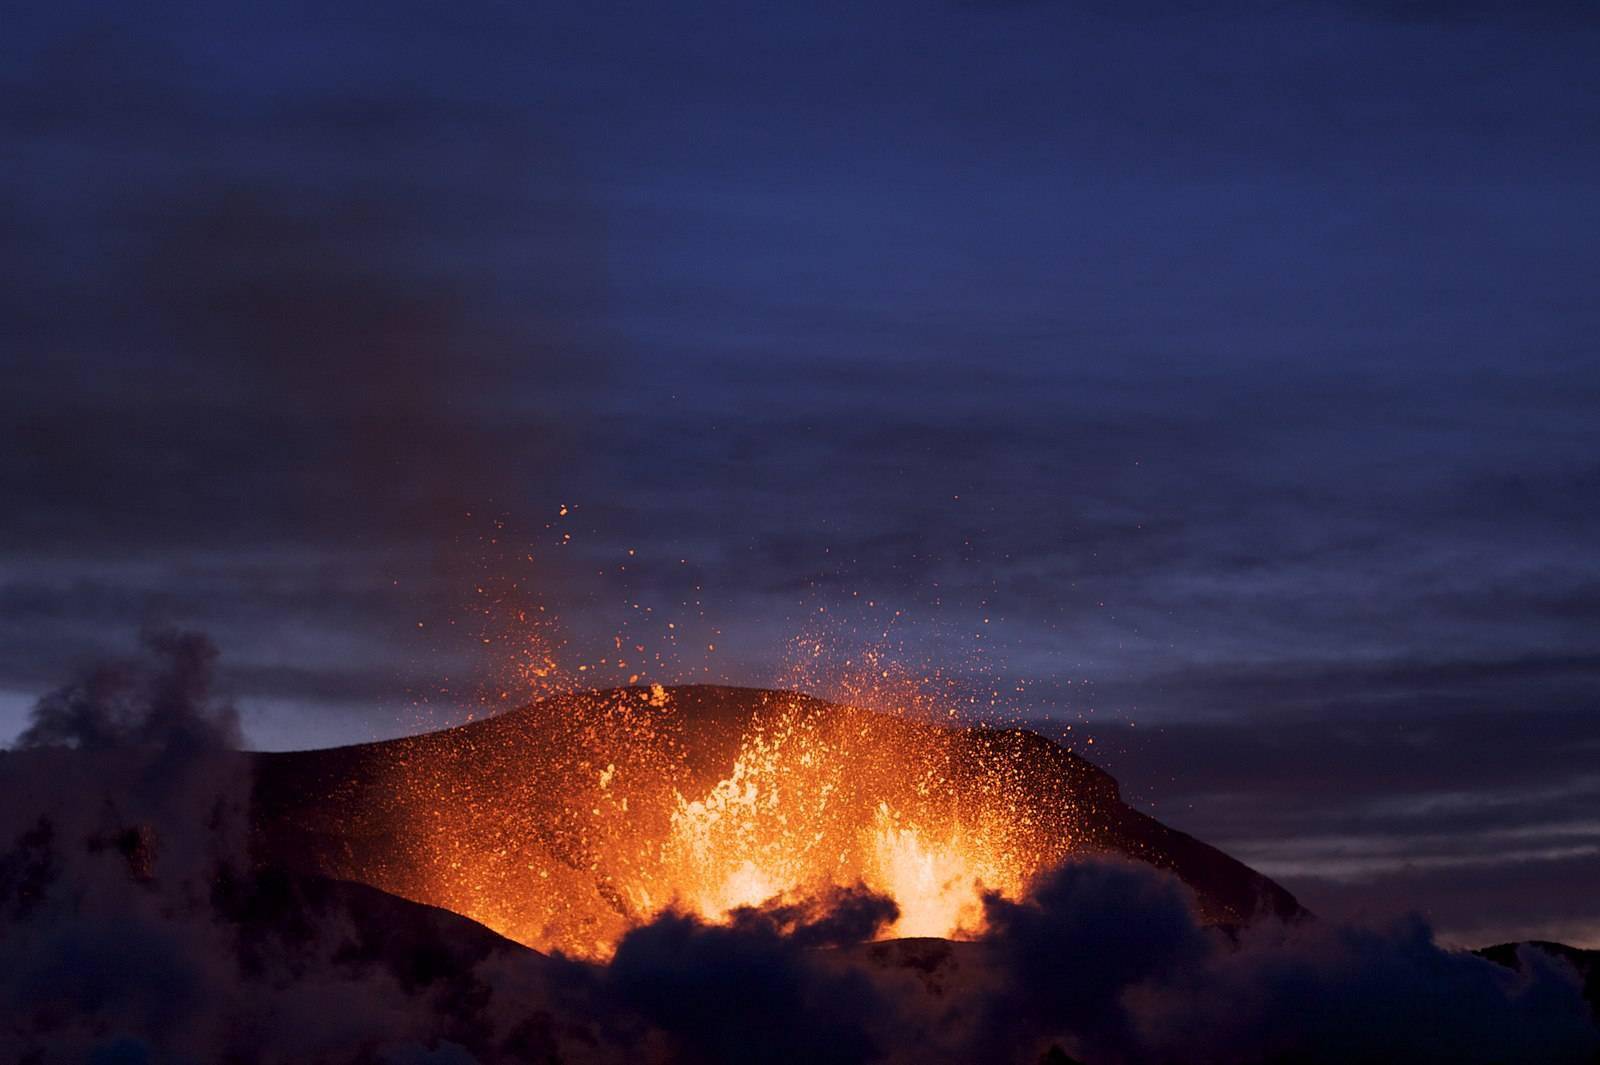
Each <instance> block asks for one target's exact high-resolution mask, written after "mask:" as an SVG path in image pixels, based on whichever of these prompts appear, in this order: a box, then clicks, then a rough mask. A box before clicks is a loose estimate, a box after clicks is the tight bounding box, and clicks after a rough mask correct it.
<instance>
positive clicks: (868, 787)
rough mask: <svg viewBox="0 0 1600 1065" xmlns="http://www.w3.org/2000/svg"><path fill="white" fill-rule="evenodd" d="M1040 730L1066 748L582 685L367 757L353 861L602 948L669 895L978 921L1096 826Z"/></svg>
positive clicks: (695, 900) (691, 904)
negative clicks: (840, 900)
mask: <svg viewBox="0 0 1600 1065" xmlns="http://www.w3.org/2000/svg"><path fill="white" fill-rule="evenodd" d="M1028 744H1041V745H1043V748H1050V749H1051V750H1054V748H1053V745H1049V744H1045V743H1044V741H1041V740H1038V739H1037V737H1029V736H1028V735H1027V734H1025V733H1020V732H1016V731H1010V730H985V729H970V728H948V727H942V726H939V725H935V724H931V723H928V722H926V721H925V720H923V719H921V718H920V717H918V718H913V717H911V716H906V715H898V714H894V713H884V712H877V711H869V710H864V709H860V708H854V707H847V706H841V705H837V704H832V703H825V702H821V701H819V700H816V699H812V698H809V697H807V696H804V695H799V694H795V693H786V692H756V691H751V690H749V689H730V688H711V687H694V688H681V689H671V690H668V689H663V688H661V687H659V686H657V687H654V688H644V687H635V688H622V689H615V690H612V691H607V692H591V693H582V694H574V695H570V696H563V697H560V698H555V699H550V700H546V701H545V702H542V703H539V704H536V705H535V706H533V707H530V708H527V709H525V710H521V711H515V712H513V713H510V714H506V715H502V716H500V717H497V718H492V719H489V720H486V721H480V722H477V723H474V724H472V725H469V726H464V727H462V728H458V729H452V730H448V731H445V732H440V733H433V734H430V735H426V736H418V737H414V738H412V739H410V740H406V741H400V742H399V743H397V744H388V745H384V747H383V748H382V750H383V752H384V753H383V754H382V756H381V757H382V762H381V764H379V765H376V766H368V767H366V770H365V771H363V772H352V773H351V776H350V779H363V780H366V779H372V780H374V781H375V783H374V784H373V785H372V790H371V792H370V793H365V794H362V795H354V794H352V795H351V796H350V803H349V806H348V810H349V811H350V814H349V816H350V817H352V818H354V819H356V820H357V822H358V823H349V822H347V823H346V824H344V825H342V826H341V832H342V833H343V836H344V838H346V839H354V840H355V841H356V842H354V843H350V844H342V846H344V847H345V851H344V852H342V854H341V857H340V858H339V859H338V861H339V863H342V868H343V869H344V870H345V872H346V874H347V875H350V876H352V877H353V878H356V879H361V880H365V881H367V882H369V883H373V884H375V885H376V886H378V887H382V888H384V889H386V890H389V891H393V892H395V893H397V894H401V895H405V896H408V897H410V898H414V899H417V900H419V901H423V902H428V903H432V904H434V905H438V906H443V907H445V908H447V909H451V910H455V911H457V912H459V913H463V914H466V915H467V916H469V917H472V918H474V919H476V920H478V921H480V922H482V923H483V924H485V925H488V926H489V927H490V928H493V929H495V930H496V931H499V932H501V933H502V934H504V935H507V936H509V937H511V938H513V939H517V940H519V941H521V942H523V943H526V944H528V945H529V946H532V947H535V948H537V949H540V950H560V951H563V952H565V953H568V954H573V955H578V956H584V957H605V956H607V955H608V954H609V953H610V952H611V950H612V949H613V947H614V944H615V943H616V941H617V939H618V938H619V937H620V936H621V935H622V934H623V933H624V932H625V931H626V930H627V929H628V928H629V927H632V926H633V925H635V924H637V923H639V922H641V921H644V920H647V919H649V918H650V917H651V916H653V915H655V914H657V913H659V912H661V911H663V910H664V909H667V908H669V907H677V908H680V909H686V910H688V911H691V912H694V913H696V914H699V915H700V916H702V917H704V918H705V919H707V920H713V921H715V920H720V919H723V918H724V917H725V915H726V914H727V913H728V912H729V911H730V910H732V909H734V908H736V907H740V906H750V905H758V904H761V903H763V902H766V901H769V900H772V899H774V898H779V897H781V898H783V899H786V900H795V899H800V898H803V897H806V896H812V895H817V894H821V893H824V892H826V891H828V890H830V889H832V888H835V887H853V886H856V885H862V884H864V885H866V886H867V887H868V888H871V889H873V890H874V891H877V892H880V893H883V894H886V895H888V896H890V897H892V898H893V899H894V900H895V902H896V903H897V904H898V906H899V908H900V916H899V919H898V920H897V922H896V923H895V924H894V925H893V926H892V927H891V928H889V929H886V930H885V931H886V934H890V935H900V936H945V937H959V936H962V935H965V934H970V933H973V932H976V931H978V930H979V927H980V924H981V920H982V902H981V899H982V894H983V892H985V891H998V892H1000V893H1002V894H1008V895H1011V894H1016V893H1018V892H1019V891H1020V889H1021V888H1022V886H1023V885H1024V883H1025V882H1026V881H1027V879H1028V878H1029V877H1030V876H1031V875H1032V874H1033V873H1034V872H1035V871H1036V870H1038V869H1039V868H1041V867H1043V866H1046V865H1051V864H1054V863H1056V862H1058V861H1060V860H1061V858H1063V857H1064V856H1065V855H1066V854H1067V853H1068V852H1069V851H1070V850H1071V849H1072V848H1073V846H1074V842H1075V839H1076V837H1077V835H1078V833H1077V826H1076V821H1075V819H1076V818H1077V817H1078V816H1079V815H1078V810H1079V808H1078V807H1077V805H1076V804H1075V802H1074V796H1073V795H1072V794H1070V791H1065V790H1063V787H1064V785H1062V784H1061V781H1062V780H1065V779H1067V774H1065V773H1064V772H1059V771H1057V770H1054V769H1052V768H1051V762H1050V758H1051V757H1054V756H1053V755H1051V754H1050V751H1043V753H1044V755H1045V756H1046V757H1043V758H1041V751H1042V750H1043V748H1040V749H1037V750H1036V749H1034V748H1032V747H1029V748H1028V757H1022V756H1021V752H1022V748H1023V747H1024V746H1026V745H1028ZM1060 756H1061V757H1062V758H1067V757H1069V756H1067V755H1065V753H1064V752H1061V755H1060ZM372 757H374V758H377V757H379V756H378V755H376V754H375V755H373V756H372ZM364 839H370V840H373V841H374V845H373V847H372V850H371V855H368V854H366V853H365V852H364V851H363V848H362V843H361V841H362V840H364ZM379 840H381V842H382V846H381V847H380V846H378V845H377V842H378V841H379ZM378 855H381V858H380V857H376V856H378Z"/></svg>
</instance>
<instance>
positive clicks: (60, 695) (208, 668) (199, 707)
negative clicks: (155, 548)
mask: <svg viewBox="0 0 1600 1065" xmlns="http://www.w3.org/2000/svg"><path fill="white" fill-rule="evenodd" d="M142 642H143V644H144V651H145V654H144V657H143V658H141V659H136V660H129V661H121V662H112V663H103V664H101V665H98V666H95V667H94V668H92V669H91V670H89V671H88V672H87V673H86V674H85V675H84V676H83V677H81V678H80V679H78V680H76V681H74V682H73V683H71V684H68V685H67V686H65V687H63V688H58V689H57V690H55V691H53V692H51V693H50V694H48V695H46V696H44V697H43V698H41V699H40V700H39V702H38V703H37V704H36V705H35V706H34V708H33V713H32V715H31V717H30V721H31V724H29V726H28V728H27V729H26V730H25V731H24V732H23V733H22V735H21V736H19V737H18V739H17V745H18V746H19V747H60V746H65V747H77V748H79V749H82V750H112V749H116V748H123V747H157V748H163V749H168V750H180V751H202V750H220V749H235V748H238V747H239V746H241V744H242V741H243V736H242V735H241V733H240V730H239V713H238V711H237V710H235V709H234V707H233V706H232V705H231V704H229V703H220V702H216V701H214V699H213V697H212V682H213V677H214V671H215V667H216V661H217V653H218V652H217V648H216V645H215V644H213V643H212V642H211V640H210V638H208V637H207V636H205V635H204V634H202V633H198V632H181V631H178V630H175V629H159V630H152V631H150V632H147V633H145V634H144V636H143V638H142Z"/></svg>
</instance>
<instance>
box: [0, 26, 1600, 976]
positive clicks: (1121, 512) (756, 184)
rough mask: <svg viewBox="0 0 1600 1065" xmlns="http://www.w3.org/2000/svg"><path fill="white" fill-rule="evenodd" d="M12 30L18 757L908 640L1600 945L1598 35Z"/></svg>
mask: <svg viewBox="0 0 1600 1065" xmlns="http://www.w3.org/2000/svg"><path fill="white" fill-rule="evenodd" d="M5 22H6V27H5V31H4V43H0V79H3V80H0V135H3V142H0V143H3V144H4V159H5V164H4V166H0V320H3V321H4V323H5V326H4V330H3V334H0V337H3V339H0V344H3V348H0V357H3V359H4V368H5V371H4V387H3V388H0V499H3V500H4V520H3V521H0V742H4V741H7V740H9V739H10V738H11V737H14V736H16V735H17V734H18V733H19V732H21V731H22V729H23V728H24V727H25V725H26V723H27V719H28V712H29V710H30V708H31V707H32V706H33V704H34V701H35V700H36V699H37V698H38V697H39V696H40V695H41V694H43V693H44V692H46V691H48V690H50V689H52V688H54V687H56V686H58V685H59V684H60V683H62V682H63V681H64V680H65V679H67V678H68V677H70V676H71V675H72V673H73V671H74V670H75V669H78V668H81V667H82V666H83V665H84V664H85V663H88V662H93V661H95V660H97V659H101V658H103V657H105V656H115V655H123V654H131V653H133V652H134V650H135V648H136V646H137V640H138V634H139V632H140V631H141V630H142V629H146V628H148V627H150V626H152V625H179V626H184V627H188V628H194V629H199V630H203V631H205V632H206V633H208V634H209V635H210V636H211V638H212V639H213V640H215V641H216V643H217V645H218V646H219V647H220V648H221V652H222V667H223V668H222V675H223V678H224V680H225V682H226V686H227V688H228V692H229V694H230V695H231V697H232V698H233V699H234V700H235V701H236V703H237V705H238V707H239V710H240V713H241V716H242V719H243V723H244V730H245V734H246V737H247V739H248V740H249V742H250V743H251V744H252V745H254V746H256V747H260V748H269V749H289V748H304V747H315V746H326V745H332V744H337V743H348V742H355V741H360V740H368V739H374V738H380V737H387V736H393V735H396V734H399V733H401V732H405V731H411V730H415V729H417V728H420V727H424V726H430V727H431V726H437V725H441V724H445V723H451V722H455V721H459V720H463V719H465V718H466V717H467V716H468V715H470V714H481V713H482V712H484V709H485V707H484V705H483V703H482V701H481V700H480V698H479V696H480V694H481V693H483V692H487V691H491V690H495V689H497V688H499V687H503V686H507V685H510V686H512V687H513V688H514V684H511V682H508V681H506V680H505V676H504V675H505V674H506V672H507V666H506V661H507V658H508V655H509V654H510V652H509V651H508V650H507V647H508V643H507V637H508V634H507V632H506V631H505V624H504V622H505V618H504V617H503V614H501V615H496V617H494V618H492V619H491V620H490V622H489V623H488V626H489V629H490V630H492V637H491V638H492V641H493V642H491V643H489V644H484V643H482V642H481V640H482V639H484V638H485V637H484V636H483V635H482V634H483V633H484V632H485V631H486V629H485V622H484V620H483V602H484V599H485V595H488V594H491V593H489V592H486V593H480V592H479V591H478V589H480V588H485V587H491V586H492V588H500V587H501V586H502V585H504V584H506V583H508V582H511V581H516V582H518V586H519V591H518V592H517V593H516V596H517V601H518V602H524V601H525V602H526V603H528V604H535V603H537V604H539V605H544V606H546V607H547V609H548V614H547V615H545V616H544V618H543V619H541V621H540V625H541V626H542V627H541V628H540V630H539V631H540V633H542V634H545V635H547V636H549V637H550V638H552V639H555V640H558V641H565V643H564V646H561V647H560V648H559V653H558V659H559V662H560V664H561V666H562V668H563V676H565V677H568V678H569V679H570V682H571V683H572V684H574V685H576V684H584V685H588V684H591V683H594V684H614V683H623V682H626V680H627V679H628V675H632V674H636V673H637V674H639V675H641V676H642V677H643V679H645V680H660V681H663V682H668V683H670V682H675V681H689V680H715V681H720V682H728V683H738V684H752V685H771V684H775V683H781V682H783V681H785V679H786V678H790V677H792V676H793V675H794V671H795V666H794V661H793V657H794V655H795V651H794V649H793V646H792V645H793V641H794V640H795V638H796V637H799V636H803V635H807V634H815V633H822V634H824V635H825V636H826V640H827V643H828V646H829V648H830V650H829V652H828V653H829V654H830V655H832V656H835V657H836V658H837V659H839V660H841V661H842V660H845V659H851V658H853V657H854V656H856V655H858V654H859V652H860V651H861V649H863V648H867V647H869V646H873V645H878V644H882V645H885V646H887V648H888V650H889V653H890V655H891V657H894V658H895V659H896V661H898V662H900V663H901V664H903V665H904V666H905V667H906V668H907V669H909V670H911V671H913V672H916V673H919V674H928V673H930V672H935V671H936V672H938V673H940V674H941V675H942V676H944V677H946V678H950V679H954V680H956V681H958V682H959V686H960V690H961V691H962V692H966V693H970V692H982V693H987V692H988V691H999V692H1001V693H1002V694H1001V696H1000V697H999V699H998V701H999V703H1000V709H1001V711H1003V713H1004V714H1005V715H1006V716H1007V719H1008V720H1014V719H1016V718H1017V717H1019V716H1021V717H1027V718H1030V719H1038V720H1044V721H1047V722H1049V723H1050V727H1051V728H1055V729H1059V730H1064V729H1065V726H1066V725H1068V724H1071V725H1073V736H1074V740H1075V741H1076V740H1077V739H1079V738H1087V737H1088V736H1093V737H1094V738H1095V741H1096V742H1095V746H1094V747H1093V749H1092V750H1090V749H1089V748H1087V746H1080V747H1079V749H1080V750H1081V751H1083V752H1084V753H1086V754H1088V755H1089V756H1090V757H1091V758H1093V759H1094V760H1096V761H1098V762H1100V763H1101V764H1103V765H1104V766H1105V767H1106V768H1108V769H1109V770H1110V771H1111V772H1112V773H1114V774H1115V775H1116V776H1117V777H1118V779H1119V780H1120V781H1121V783H1122V786H1123V789H1124V792H1125V793H1126V794H1127V795H1128V796H1129V798H1130V799H1131V800H1133V801H1135V802H1136V803H1137V804H1138V805H1139V806H1140V807H1141V808H1143V809H1146V810H1150V811H1152V812H1154V813H1155V814H1156V815H1157V816H1159V817H1161V818H1162V819H1163V820H1165V821H1167V822H1168V823H1170V824H1173V825H1175V826H1177V827H1180V828H1183V829H1185V830H1187V831H1191V832H1194V833H1195V834H1197V835H1199V836H1201V837H1202V838H1205V839H1207V840H1208V841H1210V842H1213V843H1216V844H1217V845H1218V846H1220V847H1222V848H1223V849H1224V850H1227V851H1229V852H1230V853H1232V854H1234V855H1236V856H1238V857H1239V858H1241V859H1242V860H1244V861H1246V862H1248V863H1249V864H1251V865H1253V866H1254V867H1256V868H1258V869H1260V870H1261V871H1262V872H1265V873H1267V874H1268V875H1270V876H1273V877H1275V878H1276V879H1278V880H1279V881H1280V882H1282V883H1283V884H1284V885H1286V886H1287V887H1289V888H1290V889H1291V890H1293V891H1295V892H1296V893H1297V894H1298V895H1299V897H1300V898H1301V900H1302V901H1303V902H1304V903H1305V904H1306V905H1307V906H1308V907H1310V908H1311V909H1312V910H1314V911H1317V912H1324V913H1334V914H1340V915H1353V916H1371V915H1376V914H1388V913H1392V912H1396V911H1400V910H1406V909H1421V910H1423V911H1425V912H1426V913H1428V914H1429V915H1430V916H1431V917H1432V918H1433V919H1434V920H1435V921H1436V922H1437V925H1438V927H1439V930H1440V934H1441V936H1442V937H1444V938H1447V939H1448V938H1452V937H1454V938H1459V939H1462V940H1465V941H1469V942H1473V943H1474V944H1476V943H1479V942H1487V941H1489V940H1490V939H1494V938H1498V939H1508V938H1513V937H1527V936H1534V935H1537V936H1543V937H1547V938H1560V939H1564V940H1565V941H1567V942H1570V943H1577V944H1587V945H1589V946H1600V894H1597V893H1596V892H1595V890H1594V885H1595V884H1597V883H1600V549H1597V548H1600V414H1597V412H1600V349H1597V346H1596V341H1595V337H1596V336H1597V335H1600V299H1597V298H1596V293H1597V292H1600V188H1597V177H1596V176H1597V175H1600V7H1597V6H1596V5H1594V4H1592V3H1577V2H1573V3H1560V2H1553V0H1548V2H1538V0H1534V2H1510V0H1505V2H1498V0H1463V2H1459V3H1452V2H1448V0H1437V2H1434V0H1417V2H1412V3H1392V4H1387V3H1380V2H1377V0H1369V2H1359V0H1351V2H1344V3H1339V2H1327V3H1258V4H1227V3H1224V4H1207V5H1202V6H1200V7H1191V6H1189V5H1178V4H1136V3H1134V4H1121V3H1084V4H1068V3H1050V2H1042V0H1041V2H1025V0H1018V2H1002V0H992V2H980V0H972V2H954V0H951V2H925V3H916V4H913V3H902V2H898V0H884V2H879V3H873V4H842V3H841V4H835V3H821V4H793V5H772V4H761V5H757V4H735V3H728V4H721V5H718V4H710V3H706V4H698V5H695V7H694V10H693V12H692V13H688V12H686V11H685V10H684V9H681V8H677V7H675V6H674V5H664V4H659V3H639V4H631V5H625V4H549V5H546V4H483V3H454V4H419V3H410V2H408V0H397V2H391V3H387V4H383V5H367V4H361V5H354V4H342V3H325V2H319V3H315V4H274V5H258V4H245V3H209V4H194V5H188V4H178V3H152V4H143V5H136V6H125V7H122V8H120V9H116V8H113V7H108V6H107V5H104V4H96V3H59V4H51V5H32V6H29V7H26V8H19V9H18V10H16V11H14V12H11V13H9V14H8V15H7V17H6V20H5ZM563 508H566V513H565V514H562V513H561V511H562V509H563ZM567 537H570V540H568V542H565V543H563V540H564V539H565V538H567ZM491 541H492V542H491ZM630 551H632V552H633V553H632V554H630ZM529 555H532V556H533V558H532V560H531V561H529V559H528V557H527V556H529ZM494 594H498V593H494ZM897 612H898V614H899V617H898V618H897V617H896V616H895V615H896V613H897ZM548 618H554V619H555V620H553V621H551V620H547V619H548ZM668 624H670V625H672V626H673V628H671V629H668V628H667V625H668ZM884 631H889V632H890V636H889V637H888V638H887V639H885V638H884V637H883V636H882V633H883V632H884ZM613 636H625V637H626V642H627V643H628V644H630V645H632V644H633V643H634V641H635V640H637V641H638V645H639V646H645V647H647V648H649V650H648V651H647V652H646V654H647V655H648V656H649V657H647V658H646V659H645V660H644V661H643V662H642V663H640V664H634V663H630V664H629V665H627V666H624V667H614V666H609V665H608V666H607V667H606V669H605V670H604V671H601V670H592V671H587V670H586V671H585V672H584V673H582V674H580V673H578V672H577V666H578V665H579V664H589V663H594V662H598V661H600V660H602V659H609V658H616V657H618V655H617V653H615V652H614V650H613V647H614V640H613ZM615 646H616V648H617V650H618V651H621V652H622V653H623V654H626V653H627V652H626V650H625V649H624V648H622V647H621V645H620V644H615ZM713 646H714V648H715V649H714V650H712V649H711V648H712V647H713ZM658 652H659V653H661V654H662V655H663V657H662V658H661V659H660V660H656V659H655V658H654V657H653V656H654V654H656V653H658ZM822 672H823V674H824V680H825V678H826V675H827V670H823V671H822ZM594 677H598V678H599V679H591V678H594ZM819 683H822V682H821V681H819ZM823 686H824V687H825V686H826V684H825V683H823ZM1019 689H1020V690H1019ZM515 694H517V695H518V696H520V695H521V694H523V689H515ZM1062 734H1063V735H1064V734H1065V733H1064V731H1063V732H1062Z"/></svg>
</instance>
